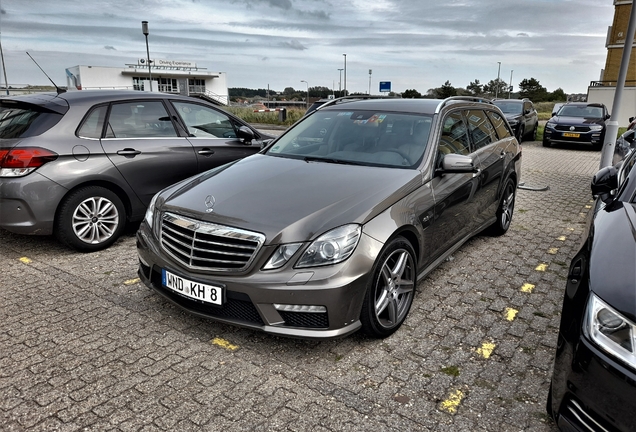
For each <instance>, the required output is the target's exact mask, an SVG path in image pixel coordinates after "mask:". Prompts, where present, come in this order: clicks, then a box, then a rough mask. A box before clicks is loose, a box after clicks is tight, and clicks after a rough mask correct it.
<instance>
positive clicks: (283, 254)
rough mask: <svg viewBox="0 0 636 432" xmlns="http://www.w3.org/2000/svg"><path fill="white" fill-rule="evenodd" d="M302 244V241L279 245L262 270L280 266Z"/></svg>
mask: <svg viewBox="0 0 636 432" xmlns="http://www.w3.org/2000/svg"><path fill="white" fill-rule="evenodd" d="M302 245H303V244H302V243H290V244H285V245H280V246H279V247H278V249H276V252H274V253H273V254H272V256H271V258H270V259H269V260H268V261H267V263H266V264H265V265H264V266H263V270H273V269H277V268H280V267H282V266H283V265H285V263H287V261H289V259H290V258H291V257H292V256H294V254H295V253H296V251H297V250H298V249H299V248H300V247H301V246H302Z"/></svg>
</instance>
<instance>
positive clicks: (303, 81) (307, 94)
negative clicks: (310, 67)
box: [300, 80, 309, 109]
mask: <svg viewBox="0 0 636 432" xmlns="http://www.w3.org/2000/svg"><path fill="white" fill-rule="evenodd" d="M300 82H304V83H305V84H307V104H306V105H307V109H309V83H308V82H307V81H305V80H300Z"/></svg>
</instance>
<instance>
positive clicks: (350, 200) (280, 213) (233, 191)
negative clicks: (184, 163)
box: [162, 154, 421, 244]
mask: <svg viewBox="0 0 636 432" xmlns="http://www.w3.org/2000/svg"><path fill="white" fill-rule="evenodd" d="M420 185H421V173H420V172H419V171H418V170H412V169H398V168H380V167H366V166H355V165H341V164H332V163H325V162H305V161H303V160H299V159H289V158H282V157H275V156H267V155H261V154H256V155H253V156H250V157H248V158H245V159H242V160H240V161H238V162H234V163H232V164H228V165H226V166H224V167H221V168H220V169H215V170H212V171H209V172H207V173H204V174H203V175H201V176H198V177H195V178H194V179H193V180H192V181H190V182H186V183H185V184H184V185H183V186H181V187H180V188H178V189H177V190H176V191H175V192H173V193H169V195H168V197H167V199H166V201H165V203H164V204H163V206H162V211H170V212H175V213H178V214H182V215H184V216H189V217H192V218H194V219H198V220H204V221H208V222H213V223H218V224H222V225H228V226H233V227H237V228H243V229H247V230H250V231H256V232H260V233H263V234H265V236H266V237H267V240H266V243H267V244H278V243H288V242H297V241H306V240H311V239H314V238H316V237H317V236H318V235H320V234H323V233H324V232H326V231H328V230H330V229H332V228H335V227H338V226H341V225H344V224H347V223H352V222H355V223H360V224H364V223H366V222H367V221H369V220H370V219H372V218H373V217H375V216H376V215H378V214H379V213H380V212H382V211H384V210H385V209H386V208H387V207H389V206H390V205H391V204H393V203H395V202H396V201H398V200H399V199H401V198H402V197H404V196H406V195H407V194H408V193H410V192H411V191H413V190H414V189H416V188H417V187H419V186H420ZM169 192H170V191H169ZM208 195H209V196H211V197H213V201H214V205H213V210H212V211H211V212H206V197H208ZM211 201H212V200H211V199H210V198H208V205H209V204H210V202H211Z"/></svg>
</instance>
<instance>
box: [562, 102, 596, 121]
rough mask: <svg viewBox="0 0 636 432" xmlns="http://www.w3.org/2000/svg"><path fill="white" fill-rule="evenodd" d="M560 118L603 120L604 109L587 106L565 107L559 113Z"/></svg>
mask: <svg viewBox="0 0 636 432" xmlns="http://www.w3.org/2000/svg"><path fill="white" fill-rule="evenodd" d="M559 115H560V116H566V117H583V118H603V116H604V113H603V108H602V107H598V106H585V105H564V106H563V107H562V108H561V111H559Z"/></svg>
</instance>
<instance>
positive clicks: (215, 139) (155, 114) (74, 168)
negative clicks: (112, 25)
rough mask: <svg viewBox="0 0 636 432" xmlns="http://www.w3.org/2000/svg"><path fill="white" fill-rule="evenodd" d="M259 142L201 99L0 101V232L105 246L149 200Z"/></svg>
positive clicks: (82, 246) (84, 95)
mask: <svg viewBox="0 0 636 432" xmlns="http://www.w3.org/2000/svg"><path fill="white" fill-rule="evenodd" d="M271 138H273V137H271V136H267V135H263V134H260V133H259V132H257V131H256V130H254V129H252V128H251V127H250V126H249V125H247V124H246V123H245V122H243V121H242V120H240V119H238V118H236V117H234V116H233V115H231V114H229V113H226V112H225V111H223V110H221V109H220V108H218V107H216V106H214V105H212V104H211V103H208V102H206V101H204V100H201V99H195V98H192V97H187V96H181V95H175V94H167V93H149V92H140V91H133V90H127V91H126V90H124V91H122V90H82V91H71V92H68V93H62V94H56V93H41V94H32V95H25V96H12V97H6V98H2V99H1V100H0V228H4V229H6V230H8V231H12V232H15V233H18V234H37V235H48V234H56V235H57V237H58V238H59V239H60V240H61V241H62V242H63V243H65V244H67V245H68V246H70V247H72V248H74V249H77V250H81V251H95V250H99V249H103V248H105V247H108V246H109V245H111V244H112V243H113V242H114V241H115V240H117V237H119V235H120V233H121V232H122V231H123V229H124V227H125V224H126V222H127V221H139V220H141V219H142V218H143V215H144V212H145V211H146V206H147V205H148V203H149V202H150V199H151V198H152V197H153V195H154V194H156V193H157V192H158V191H160V190H161V189H163V188H165V187H166V186H169V185H171V184H173V183H175V182H177V181H180V180H183V179H184V178H187V177H190V176H192V175H195V174H198V173H200V172H203V171H206V170H208V169H210V168H214V167H217V166H219V165H224V164H226V163H227V162H230V161H233V160H236V159H239V158H242V157H245V156H249V155H252V154H254V153H256V152H258V151H260V149H261V141H262V140H267V139H271Z"/></svg>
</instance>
